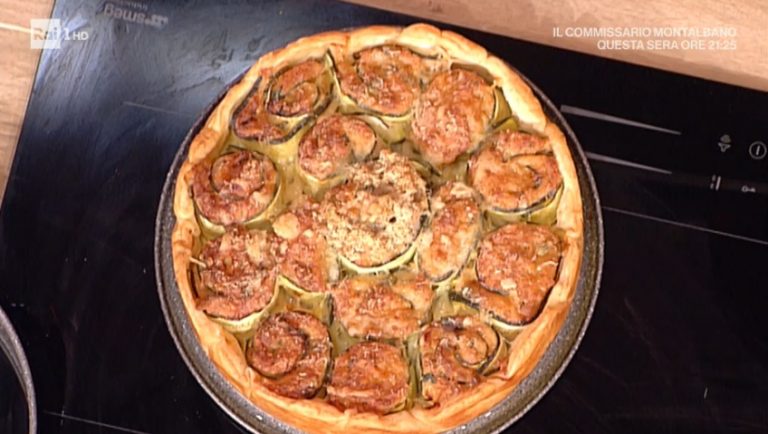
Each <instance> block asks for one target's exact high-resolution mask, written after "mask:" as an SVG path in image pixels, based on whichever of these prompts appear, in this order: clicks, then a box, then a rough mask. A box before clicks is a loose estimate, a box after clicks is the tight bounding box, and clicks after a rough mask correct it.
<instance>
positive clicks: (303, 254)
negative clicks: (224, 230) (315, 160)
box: [272, 202, 339, 294]
mask: <svg viewBox="0 0 768 434" xmlns="http://www.w3.org/2000/svg"><path fill="white" fill-rule="evenodd" d="M317 213H318V205H317V203H314V202H307V203H305V204H303V205H302V206H300V207H298V208H297V209H295V210H292V211H289V212H286V213H284V214H281V215H280V216H279V217H277V218H276V219H275V221H274V222H273V223H272V230H273V231H274V232H275V234H276V235H277V237H276V238H277V247H276V250H277V262H278V269H279V271H280V279H281V283H282V285H283V286H286V287H288V288H289V289H291V290H293V291H296V292H298V293H299V294H303V293H318V294H321V293H325V292H327V291H328V282H329V281H331V280H334V281H335V280H336V279H338V275H339V270H338V264H337V262H336V261H335V260H334V259H333V255H332V253H331V252H330V250H329V248H328V244H327V243H326V241H325V238H324V237H323V236H322V233H321V231H320V229H321V228H320V226H319V224H318V223H317V221H318V218H317Z"/></svg>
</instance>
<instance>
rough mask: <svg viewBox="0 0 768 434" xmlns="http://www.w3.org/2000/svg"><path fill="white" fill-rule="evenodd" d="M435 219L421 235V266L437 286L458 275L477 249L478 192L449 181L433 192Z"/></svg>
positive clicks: (432, 203) (479, 220)
mask: <svg viewBox="0 0 768 434" xmlns="http://www.w3.org/2000/svg"><path fill="white" fill-rule="evenodd" d="M430 205H431V206H430V208H431V209H432V218H431V219H430V221H429V223H428V224H427V227H426V230H425V231H424V233H423V234H422V235H421V236H420V237H419V241H418V243H417V244H418V250H417V252H418V253H417V259H416V260H417V262H418V264H419V269H420V270H421V271H422V272H423V273H424V274H425V275H426V276H427V277H428V278H429V279H430V280H432V281H433V282H434V283H435V284H436V285H439V284H440V283H442V282H446V281H449V280H451V279H452V278H453V277H455V276H456V275H457V274H458V273H459V271H461V269H462V268H463V267H464V264H465V263H466V262H467V260H468V259H469V256H470V253H472V251H473V250H474V248H475V245H476V242H477V239H478V237H479V236H480V229H481V223H482V219H481V213H480V207H479V206H478V201H477V193H476V192H475V191H474V190H472V189H471V188H470V187H468V186H467V185H466V184H463V183H460V182H448V183H446V184H444V185H442V186H441V187H439V188H438V190H437V191H436V192H435V193H434V194H433V195H432V201H431V204H430Z"/></svg>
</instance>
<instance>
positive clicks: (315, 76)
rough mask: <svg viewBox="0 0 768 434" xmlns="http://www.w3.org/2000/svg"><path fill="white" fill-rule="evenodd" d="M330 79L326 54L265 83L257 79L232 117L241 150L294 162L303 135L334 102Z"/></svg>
mask: <svg viewBox="0 0 768 434" xmlns="http://www.w3.org/2000/svg"><path fill="white" fill-rule="evenodd" d="M333 77H334V75H333V70H332V61H331V58H330V55H329V54H326V55H325V56H323V57H322V58H320V59H309V60H306V61H304V62H300V63H298V64H294V65H289V66H286V67H284V68H282V69H281V70H280V71H278V72H277V73H276V74H275V75H274V76H272V78H271V79H270V80H269V81H268V82H265V81H263V80H261V79H259V80H258V81H257V82H256V84H255V85H254V87H253V89H252V90H251V92H250V93H249V95H248V96H247V97H246V98H245V100H244V101H243V102H242V104H241V105H240V106H239V107H238V109H237V110H236V111H235V113H234V115H233V117H232V131H233V133H234V136H235V137H236V138H237V139H239V144H240V146H242V147H245V148H247V149H252V150H256V151H259V152H262V153H264V154H266V155H268V156H270V157H271V158H272V159H274V160H275V161H278V162H281V163H283V162H287V161H289V160H291V159H292V158H294V157H295V155H296V151H297V148H298V143H299V141H300V140H301V137H302V136H303V134H304V133H306V131H307V129H308V128H309V127H310V126H311V125H312V123H313V122H314V119H315V118H316V117H317V116H319V115H320V114H321V113H323V112H324V111H325V110H326V109H327V108H328V107H329V106H330V104H331V101H332V100H333V95H334V91H333V88H334V78H333Z"/></svg>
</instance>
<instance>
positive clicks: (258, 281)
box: [198, 228, 276, 319]
mask: <svg viewBox="0 0 768 434" xmlns="http://www.w3.org/2000/svg"><path fill="white" fill-rule="evenodd" d="M274 246H275V243H274V237H273V236H271V235H270V234H269V233H267V232H265V231H253V232H248V231H246V230H244V229H239V228H237V229H233V230H230V231H227V232H226V233H225V234H224V235H223V236H221V237H219V238H216V239H215V240H212V241H210V242H209V243H208V244H206V245H205V246H204V247H203V250H202V252H201V254H200V261H202V263H203V264H204V265H205V266H204V267H200V268H202V269H201V270H200V282H201V283H202V286H203V288H200V290H201V292H202V294H201V298H200V299H199V304H198V308H200V309H202V310H203V311H205V312H206V313H208V314H210V315H213V316H215V317H219V318H226V319H240V318H243V317H245V316H247V315H249V314H251V313H253V312H258V311H260V310H262V309H264V307H266V306H267V304H269V301H270V300H271V299H272V295H273V293H274V288H275V276H276V273H275V266H276V263H275V260H274V252H275V249H274Z"/></svg>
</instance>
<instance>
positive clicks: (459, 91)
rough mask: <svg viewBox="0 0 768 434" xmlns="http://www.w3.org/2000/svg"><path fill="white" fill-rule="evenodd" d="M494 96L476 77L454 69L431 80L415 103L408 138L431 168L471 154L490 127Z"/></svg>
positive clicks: (473, 74) (473, 73) (459, 69)
mask: <svg viewBox="0 0 768 434" xmlns="http://www.w3.org/2000/svg"><path fill="white" fill-rule="evenodd" d="M495 99H496V93H495V91H494V88H493V87H492V86H491V85H490V84H488V82H486V80H485V79H484V78H483V77H482V76H480V75H479V74H478V73H476V72H473V71H470V70H467V69H463V68H454V69H451V70H449V71H445V72H441V73H439V74H437V75H435V77H434V78H433V79H432V81H431V82H430V83H429V85H428V86H427V88H426V89H425V91H424V93H423V94H422V95H421V97H420V98H419V99H418V101H417V102H416V107H415V110H414V115H413V120H412V121H411V136H412V139H413V142H414V144H415V146H416V149H417V150H418V151H419V152H420V153H421V155H422V157H423V158H424V160H425V161H426V162H427V163H429V164H430V165H431V166H432V167H434V168H436V169H438V170H440V169H441V168H443V167H445V166H447V165H449V164H451V163H453V162H455V161H456V160H457V159H458V158H459V157H460V156H462V155H465V154H467V153H470V152H472V151H474V150H475V149H476V148H477V146H478V145H479V143H480V142H481V140H482V139H483V137H484V135H485V133H486V132H487V130H488V129H489V128H490V126H491V122H492V120H493V115H494V107H495V104H496V102H495Z"/></svg>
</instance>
